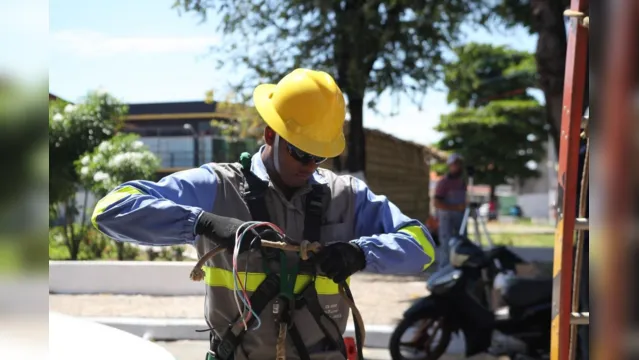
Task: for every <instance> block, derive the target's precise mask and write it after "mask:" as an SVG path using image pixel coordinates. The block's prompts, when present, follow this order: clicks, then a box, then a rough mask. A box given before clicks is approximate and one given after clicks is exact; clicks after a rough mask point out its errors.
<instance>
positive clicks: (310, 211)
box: [304, 184, 325, 242]
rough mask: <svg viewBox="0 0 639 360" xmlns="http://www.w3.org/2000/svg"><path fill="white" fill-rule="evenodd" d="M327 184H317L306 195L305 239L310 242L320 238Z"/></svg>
mask: <svg viewBox="0 0 639 360" xmlns="http://www.w3.org/2000/svg"><path fill="white" fill-rule="evenodd" d="M324 192H325V185H320V184H315V185H313V187H312V190H311V192H310V193H308V194H307V195H306V211H305V215H304V239H305V240H308V241H310V242H315V241H319V240H320V227H321V226H322V215H323V214H324V208H323V206H322V204H323V200H324Z"/></svg>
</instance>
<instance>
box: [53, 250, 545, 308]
mask: <svg viewBox="0 0 639 360" xmlns="http://www.w3.org/2000/svg"><path fill="white" fill-rule="evenodd" d="M511 249H512V250H513V251H514V252H515V253H516V254H518V255H519V256H521V257H522V258H524V259H526V260H528V261H544V262H549V261H552V259H553V249H552V248H511ZM194 265H195V261H180V262H176V261H49V293H52V294H125V295H137V294H142V295H159V296H189V295H204V294H205V285H204V283H203V282H195V281H191V280H190V279H189V274H190V273H191V269H192V268H193V266H194Z"/></svg>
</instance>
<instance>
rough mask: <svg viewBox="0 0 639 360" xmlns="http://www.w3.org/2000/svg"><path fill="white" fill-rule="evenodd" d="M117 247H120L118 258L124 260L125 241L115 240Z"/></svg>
mask: <svg viewBox="0 0 639 360" xmlns="http://www.w3.org/2000/svg"><path fill="white" fill-rule="evenodd" d="M115 247H116V248H117V249H118V260H120V261H122V260H124V243H123V242H120V241H116V242H115Z"/></svg>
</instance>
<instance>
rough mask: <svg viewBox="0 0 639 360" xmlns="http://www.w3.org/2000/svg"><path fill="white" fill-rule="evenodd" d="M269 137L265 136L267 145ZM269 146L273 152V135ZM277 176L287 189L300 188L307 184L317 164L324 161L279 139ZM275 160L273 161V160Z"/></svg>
mask: <svg viewBox="0 0 639 360" xmlns="http://www.w3.org/2000/svg"><path fill="white" fill-rule="evenodd" d="M269 137H271V136H266V138H267V139H266V143H267V144H268V143H269V139H268V138H269ZM270 142H271V143H272V145H271V144H269V145H271V146H273V151H275V146H274V144H275V136H274V134H273V136H272V139H271V141H270ZM278 151H279V162H280V168H279V176H280V179H281V180H282V182H283V183H284V184H285V185H286V186H289V187H293V188H295V187H300V186H303V185H304V184H306V183H307V182H308V180H309V179H310V178H311V177H312V176H313V173H314V172H315V170H317V168H318V167H319V164H320V163H321V162H322V161H323V160H326V159H324V158H319V157H316V156H312V155H310V154H307V153H305V152H304V151H302V150H299V149H297V148H296V147H294V146H293V145H291V144H289V143H288V142H287V141H286V140H284V139H282V138H281V137H280V138H279V146H278ZM273 160H275V159H273Z"/></svg>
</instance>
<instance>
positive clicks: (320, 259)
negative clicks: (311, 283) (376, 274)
mask: <svg viewBox="0 0 639 360" xmlns="http://www.w3.org/2000/svg"><path fill="white" fill-rule="evenodd" d="M316 261H317V264H318V265H319V267H320V269H321V270H322V271H323V272H324V273H325V274H326V276H328V277H329V278H331V279H333V281H334V282H335V283H336V284H339V283H341V282H342V281H345V280H346V279H347V278H348V277H349V276H351V275H353V274H354V273H356V272H358V271H360V270H362V269H364V268H365V267H366V256H365V255H364V251H362V249H361V248H360V247H359V246H357V245H356V244H354V243H352V242H345V243H342V242H338V243H333V244H330V245H327V246H326V247H324V248H323V249H322V250H321V251H320V252H319V254H317V258H316Z"/></svg>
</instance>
